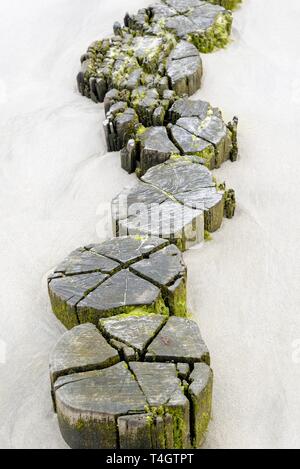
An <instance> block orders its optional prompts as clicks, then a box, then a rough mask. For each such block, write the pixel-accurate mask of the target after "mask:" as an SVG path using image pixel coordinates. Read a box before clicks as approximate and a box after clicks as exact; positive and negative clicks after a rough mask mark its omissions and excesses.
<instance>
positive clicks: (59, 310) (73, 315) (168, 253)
mask: <svg viewBox="0 0 300 469" xmlns="http://www.w3.org/2000/svg"><path fill="white" fill-rule="evenodd" d="M186 277H187V271H186V266H185V265H184V262H183V259H182V255H181V253H180V251H179V250H178V248H177V247H176V246H174V245H169V243H168V241H166V240H164V239H160V238H153V237H152V238H146V237H145V238H144V237H141V236H132V237H120V238H114V239H111V240H109V241H106V242H104V243H102V244H95V245H90V246H86V247H84V248H79V249H77V250H76V251H74V252H72V253H71V254H70V255H69V256H68V257H67V258H66V259H65V260H64V261H63V262H62V263H61V264H60V265H59V266H58V267H57V268H56V269H55V271H54V273H53V274H52V275H50V277H49V279H48V282H49V283H48V288H49V295H50V299H51V305H52V309H53V312H54V313H55V315H56V316H57V318H58V319H59V320H60V321H61V322H62V323H63V324H64V325H65V326H66V327H67V328H68V329H70V328H72V327H74V326H76V325H78V324H82V323H86V322H90V323H93V324H96V325H97V324H98V321H99V319H101V318H106V317H110V316H114V315H117V314H121V313H130V314H131V315H132V316H139V315H140V314H146V313H157V314H163V315H167V316H168V315H169V314H170V315H176V316H185V315H186Z"/></svg>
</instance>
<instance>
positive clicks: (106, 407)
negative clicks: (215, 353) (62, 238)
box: [50, 314, 213, 449]
mask: <svg viewBox="0 0 300 469" xmlns="http://www.w3.org/2000/svg"><path fill="white" fill-rule="evenodd" d="M209 361H210V359H209V353H208V350H207V347H206V345H205V344H204V342H203V340H202V338H201V335H200V331H199V328H198V326H197V324H196V323H194V322H193V321H190V320H187V319H184V318H179V317H175V316H172V317H171V318H168V317H166V316H164V315H157V314H147V315H144V316H142V315H141V316H139V317H134V316H130V315H126V314H125V315H119V316H115V317H112V318H107V319H102V320H100V322H99V328H98V329H97V328H96V326H95V325H93V324H82V325H80V326H77V327H75V328H73V329H72V330H71V331H68V332H66V333H65V334H64V335H63V336H62V338H61V339H60V341H59V342H58V344H57V346H56V347H55V349H54V351H53V353H52V355H51V358H50V375H51V383H52V396H53V403H54V408H55V410H56V412H57V416H58V421H59V426H60V429H61V433H62V436H63V438H64V439H65V441H66V442H67V444H68V445H69V446H70V447H71V448H89V449H98V448H99V449H114V448H120V449H140V448H141V449H142V448H144V449H152V448H161V449H164V448H166V449H174V448H175V449H184V448H190V447H199V446H200V445H201V444H202V442H203V438H204V435H205V432H206V429H207V426H208V423H209V420H210V415H211V398H212V381H213V375H212V371H211V369H210V367H209Z"/></svg>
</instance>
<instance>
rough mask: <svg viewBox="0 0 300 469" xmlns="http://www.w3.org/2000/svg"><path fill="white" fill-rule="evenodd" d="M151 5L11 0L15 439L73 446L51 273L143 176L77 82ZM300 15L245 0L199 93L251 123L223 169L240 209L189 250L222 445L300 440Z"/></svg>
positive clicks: (6, 113) (7, 250) (6, 191)
mask: <svg viewBox="0 0 300 469" xmlns="http://www.w3.org/2000/svg"><path fill="white" fill-rule="evenodd" d="M150 3H151V2H150V1H142V0H128V1H126V2H125V1H124V0H101V1H100V0H85V1H84V2H83V1H82V0H27V1H26V2H24V1H23V0H10V1H9V2H8V1H7V2H4V1H2V2H1V6H0V44H1V47H2V51H1V62H0V67H1V74H0V107H1V114H0V207H1V224H2V226H1V230H0V243H1V244H0V245H1V248H2V253H1V283H0V284H1V295H0V321H1V326H0V362H1V361H4V358H5V357H4V353H3V352H4V342H5V344H6V363H4V364H1V363H0V447H1V448H64V447H65V444H64V442H63V441H62V439H61V437H60V433H59V430H58V427H57V422H56V417H55V416H54V415H53V413H52V408H51V400H50V396H49V383H48V371H47V367H48V354H49V352H50V350H51V348H52V347H53V345H54V344H55V342H56V340H57V339H58V338H59V337H60V334H61V333H62V331H63V328H62V326H60V325H59V323H58V321H57V320H56V319H55V317H54V316H53V315H52V313H51V311H50V307H49V301H48V297H47V291H46V276H47V273H48V272H49V270H51V269H52V267H53V266H54V265H56V264H57V263H58V262H59V261H60V260H61V259H62V258H63V257H64V256H65V255H66V254H68V253H69V251H70V250H72V249H73V248H76V247H78V246H79V245H82V244H84V243H90V242H93V241H97V240H98V239H99V238H98V235H102V236H109V229H108V227H107V225H106V223H107V216H105V211H106V210H107V206H106V205H105V204H108V203H109V202H110V200H111V198H112V197H113V196H114V195H115V194H116V193H117V192H118V191H119V190H120V189H121V188H123V186H125V185H126V184H128V183H133V182H134V176H128V175H127V174H126V173H125V172H123V171H122V170H121V168H120V164H119V155H118V154H106V151H105V145H104V138H103V133H102V131H101V123H102V120H103V111H102V106H96V105H95V104H93V103H91V102H89V101H88V100H86V99H83V98H82V97H81V96H79V95H78V94H77V92H76V89H75V75H76V72H77V70H78V63H79V56H80V54H81V53H83V52H84V51H85V49H86V47H87V46H88V45H89V43H90V42H92V41H93V40H94V39H96V38H98V37H102V36H104V35H107V34H109V33H110V31H111V28H112V24H113V22H114V21H115V20H117V19H118V20H120V21H121V19H122V17H123V15H124V13H125V11H126V10H127V9H128V10H130V11H135V10H136V9H137V8H138V7H140V6H142V5H148V4H150ZM287 8H288V9H287ZM299 22H300V6H299V2H298V0H289V2H285V3H284V2H282V1H280V0H264V1H261V0H245V3H244V6H243V8H242V9H241V10H240V11H238V12H236V13H235V28H234V34H233V43H232V44H231V45H230V47H228V49H227V50H224V51H220V52H218V53H214V54H212V55H209V56H205V57H204V58H203V60H204V66H205V78H204V83H203V87H202V89H201V91H200V92H199V93H198V95H199V96H200V97H202V98H204V99H208V100H210V101H211V102H212V104H214V105H217V106H220V107H221V108H223V110H224V113H225V116H226V118H228V120H229V119H231V117H232V116H233V115H234V114H237V115H239V117H240V122H241V123H240V150H241V151H240V152H241V159H240V160H239V161H238V162H237V163H234V164H232V163H228V164H226V165H224V167H223V168H222V169H221V170H219V171H218V172H217V174H218V175H219V176H220V178H222V179H223V178H224V179H226V181H227V182H228V183H229V185H232V186H233V187H234V188H235V189H236V191H237V196H238V201H239V209H238V212H237V215H236V218H235V219H234V220H232V221H226V222H225V223H224V226H223V228H222V229H221V230H220V232H218V233H217V234H215V235H214V239H213V241H212V242H210V243H207V244H205V246H203V247H201V248H199V249H194V250H192V251H189V252H188V253H187V254H186V255H185V258H186V261H187V264H188V267H189V303H190V309H191V310H192V311H193V314H194V317H195V318H197V320H198V321H199V324H200V326H201V330H202V333H203V336H204V338H205V340H206V341H207V344H208V346H209V348H210V351H211V354H212V365H213V368H214V371H215V396H214V418H213V422H212V424H211V426H210V431H209V434H208V438H207V443H206V446H207V447H209V448H213V447H218V448H224V447H226V448H229V447H231V448H239V447H250V448H254V447H255V448H256V447H271V448H278V447H299V446H300V405H299V385H300V353H295V349H294V348H293V345H294V346H295V345H297V343H296V342H295V341H297V340H298V347H299V348H300V342H299V340H300V315H299V308H298V309H297V300H298V304H299V280H300V279H299V244H298V243H297V241H298V239H299V234H300V233H299V218H297V215H298V214H297V209H298V198H299V197H300V191H299V183H298V182H299V155H298V147H299V145H298V141H299V138H298V135H299V129H300V117H299V105H300V78H299V51H298V49H299V39H300V37H299ZM297 73H298V77H297ZM297 111H298V112H297ZM298 212H299V210H298ZM97 233H98V235H97ZM297 263H298V269H297ZM297 287H298V288H297ZM293 352H294V355H293ZM296 352H297V351H296ZM297 362H298V363H297Z"/></svg>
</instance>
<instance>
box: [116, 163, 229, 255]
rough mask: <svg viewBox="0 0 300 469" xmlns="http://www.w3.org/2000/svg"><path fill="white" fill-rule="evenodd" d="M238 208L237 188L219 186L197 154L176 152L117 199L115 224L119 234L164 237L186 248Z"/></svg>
mask: <svg viewBox="0 0 300 469" xmlns="http://www.w3.org/2000/svg"><path fill="white" fill-rule="evenodd" d="M230 208H231V210H229V209H230ZM234 210H235V193H234V191H233V190H232V189H231V190H228V191H227V190H226V187H225V185H221V186H220V185H218V184H217V183H216V181H215V180H214V179H213V177H212V174H211V173H210V171H209V170H208V169H207V168H206V167H205V166H204V165H203V164H201V162H200V161H199V158H198V157H197V156H192V155H190V156H185V157H181V156H180V155H173V157H172V158H171V159H170V160H168V161H167V162H165V163H163V164H160V165H157V166H154V167H153V168H151V169H149V170H148V171H147V173H146V174H145V175H144V176H143V177H142V178H141V180H140V181H139V182H138V183H137V184H136V185H135V186H133V187H131V188H129V189H125V190H123V191H122V192H121V193H120V194H119V195H118V196H117V197H116V198H115V199H114V200H113V203H112V219H113V229H114V233H115V234H116V235H118V236H124V235H128V234H129V235H137V234H138V235H140V236H160V237H162V238H165V239H168V240H169V241H170V242H172V243H174V244H176V245H177V246H178V248H179V249H181V250H182V251H185V250H186V249H188V248H189V247H191V246H193V245H195V244H197V243H199V242H201V241H203V239H204V232H205V230H206V231H208V232H210V233H212V232H214V231H216V230H218V229H219V228H220V226H221V224H222V220H223V217H228V218H231V217H232V216H233V215H234Z"/></svg>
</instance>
